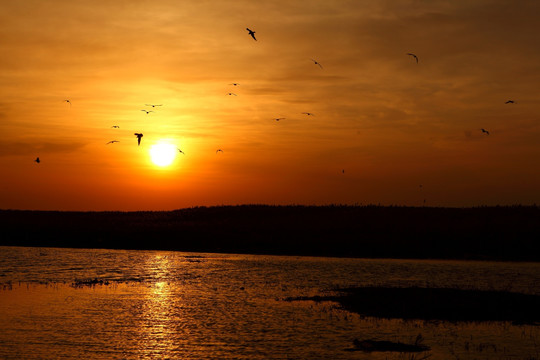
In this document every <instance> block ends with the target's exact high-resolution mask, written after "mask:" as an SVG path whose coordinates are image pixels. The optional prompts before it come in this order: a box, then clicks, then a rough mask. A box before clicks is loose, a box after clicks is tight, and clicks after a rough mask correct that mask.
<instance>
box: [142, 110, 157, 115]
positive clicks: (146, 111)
mask: <svg viewBox="0 0 540 360" xmlns="http://www.w3.org/2000/svg"><path fill="white" fill-rule="evenodd" d="M141 111H144V112H145V113H146V115H148V113H151V112H154V111H152V110H141Z"/></svg>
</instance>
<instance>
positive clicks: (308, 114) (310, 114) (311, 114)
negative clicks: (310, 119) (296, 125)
mask: <svg viewBox="0 0 540 360" xmlns="http://www.w3.org/2000/svg"><path fill="white" fill-rule="evenodd" d="M302 114H306V115H307V116H315V114H313V113H310V112H303V113H302Z"/></svg>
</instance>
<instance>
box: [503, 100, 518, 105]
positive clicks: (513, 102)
mask: <svg viewBox="0 0 540 360" xmlns="http://www.w3.org/2000/svg"><path fill="white" fill-rule="evenodd" d="M515 103H516V102H515V101H514V100H508V101H507V102H505V104H515Z"/></svg>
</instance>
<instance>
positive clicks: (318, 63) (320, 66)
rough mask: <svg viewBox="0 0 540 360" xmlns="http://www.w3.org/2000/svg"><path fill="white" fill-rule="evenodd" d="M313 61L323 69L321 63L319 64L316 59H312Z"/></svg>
mask: <svg viewBox="0 0 540 360" xmlns="http://www.w3.org/2000/svg"><path fill="white" fill-rule="evenodd" d="M311 61H313V62H314V63H315V65H319V67H320V68H321V69H322V65H321V63H320V62H318V61H317V60H315V59H311Z"/></svg>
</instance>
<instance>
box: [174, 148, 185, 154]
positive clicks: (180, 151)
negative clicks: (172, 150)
mask: <svg viewBox="0 0 540 360" xmlns="http://www.w3.org/2000/svg"><path fill="white" fill-rule="evenodd" d="M176 149H177V150H178V152H179V153H181V154H184V155H186V153H185V152H183V151H182V150H180V149H178V148H176Z"/></svg>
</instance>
